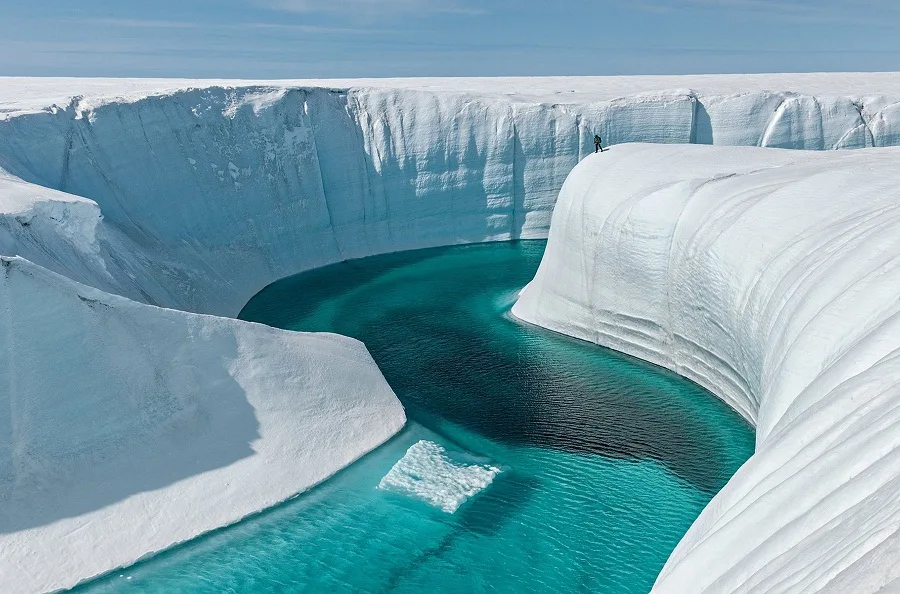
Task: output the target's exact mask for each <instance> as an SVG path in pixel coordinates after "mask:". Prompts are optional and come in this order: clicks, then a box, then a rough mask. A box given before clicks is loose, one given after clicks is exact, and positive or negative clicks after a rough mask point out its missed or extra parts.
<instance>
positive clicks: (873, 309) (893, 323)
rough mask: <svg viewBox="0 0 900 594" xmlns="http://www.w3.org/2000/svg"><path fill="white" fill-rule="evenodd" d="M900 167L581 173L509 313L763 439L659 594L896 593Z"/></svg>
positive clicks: (600, 167)
mask: <svg viewBox="0 0 900 594" xmlns="http://www.w3.org/2000/svg"><path fill="white" fill-rule="evenodd" d="M898 162H900V148H885V149H870V150H867V151H848V152H808V151H786V150H770V149H766V150H763V149H759V148H752V147H703V146H688V145H684V146H662V145H640V144H634V145H622V146H615V147H612V149H611V150H610V151H608V152H605V153H603V154H600V155H591V156H590V157H588V158H587V159H585V160H584V161H582V163H581V164H579V165H578V166H577V167H576V168H575V169H574V170H573V172H572V173H571V175H570V176H569V178H568V180H567V181H566V182H565V185H564V186H563V189H562V191H561V193H560V197H559V201H558V202H557V205H556V211H555V212H554V215H553V222H552V225H551V228H550V236H549V240H548V244H547V250H546V252H545V256H544V259H543V261H542V262H541V266H540V268H539V270H538V272H537V274H536V276H535V278H534V280H533V281H532V282H531V283H529V284H528V285H527V287H526V288H525V289H524V290H523V291H522V293H521V294H520V296H519V299H518V301H517V302H516V304H515V305H514V307H513V314H514V315H515V316H517V317H519V318H521V319H523V320H526V321H528V322H531V323H535V324H539V325H541V326H544V327H547V328H550V329H553V330H556V331H559V332H563V333H565V334H569V335H571V336H576V337H578V338H582V339H584V340H588V341H591V342H595V343H597V344H602V345H605V346H609V347H612V348H614V349H617V350H620V351H624V352H626V353H630V354H633V355H636V356H638V357H640V358H642V359H645V360H648V361H651V362H653V363H656V364H658V365H662V366H664V367H667V368H669V369H672V370H674V371H676V372H677V373H679V374H681V375H683V376H686V377H688V378H690V379H692V380H694V381H696V382H697V383H699V384H701V385H702V386H704V387H706V388H707V389H709V390H710V391H712V392H713V393H715V394H717V395H718V396H720V397H721V398H723V399H724V400H725V401H726V402H728V403H729V404H730V405H731V406H732V407H733V408H735V409H736V410H738V411H740V412H741V413H743V414H744V415H745V416H746V418H747V419H748V420H750V421H751V422H753V424H754V425H755V426H756V435H757V438H756V450H755V453H754V455H753V456H752V457H751V458H750V460H749V461H748V462H747V463H746V464H744V466H742V467H741V469H740V470H739V471H738V472H737V473H736V474H735V475H734V477H733V478H732V479H731V480H730V481H729V482H728V484H727V485H726V486H725V487H724V488H723V489H722V491H720V492H719V494H718V495H716V497H715V498H714V499H713V500H712V501H711V502H710V503H709V505H708V506H707V507H706V508H705V509H704V511H703V512H702V514H701V515H700V517H699V518H698V519H697V520H696V521H695V523H694V524H693V526H692V527H691V529H690V530H689V531H688V533H687V534H686V535H685V536H684V538H683V539H682V540H681V542H680V544H679V545H678V547H677V548H676V550H675V551H674V552H673V553H672V556H671V557H670V558H669V560H668V562H667V564H666V566H665V568H664V569H663V571H662V573H661V574H660V576H659V578H658V580H657V582H656V585H655V591H658V592H688V591H691V592H698V591H708V592H733V591H734V592H747V591H755V592H801V591H802V592H810V591H830V592H850V591H852V592H876V591H879V590H880V589H881V588H884V587H887V586H889V585H890V586H891V587H896V586H897V585H898V584H900V564H898V563H897V559H898V552H900V531H898V530H900V505H898V503H897V501H896V493H897V488H898V476H900V456H898V454H897V452H898V451H900V450H898V446H900V413H898V410H900V407H898V405H900V299H898V294H897V288H898V287H900V233H898V229H900V172H898V169H897V163H898Z"/></svg>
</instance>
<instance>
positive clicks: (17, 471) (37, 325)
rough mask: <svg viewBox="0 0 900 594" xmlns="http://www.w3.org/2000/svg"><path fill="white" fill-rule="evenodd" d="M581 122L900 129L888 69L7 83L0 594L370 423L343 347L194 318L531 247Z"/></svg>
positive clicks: (820, 136) (664, 137)
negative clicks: (372, 270) (425, 261)
mask: <svg viewBox="0 0 900 594" xmlns="http://www.w3.org/2000/svg"><path fill="white" fill-rule="evenodd" d="M667 89H668V90H667ZM595 133H599V134H600V135H601V136H603V138H604V142H605V143H606V144H618V143H624V142H632V141H642V142H660V143H701V144H703V143H705V144H721V145H735V144H746V145H758V146H769V147H789V148H799V149H803V148H805V149H832V148H862V147H872V146H883V145H894V144H900V75H895V74H845V75H789V76H788V75H768V76H755V77H754V76H749V77H743V76H737V77H735V76H730V77H729V76H723V77H678V78H665V77H656V78H654V77H622V78H597V79H566V78H551V79H452V80H449V79H443V80H442V79H421V80H405V81H404V80H396V81H279V82H271V81H270V82H266V81H259V82H252V81H251V82H234V81H231V82H229V81H171V80H88V79H4V78H0V254H2V255H4V256H9V257H10V258H7V259H4V260H3V262H4V269H3V270H4V272H3V274H4V276H3V278H2V287H3V292H2V294H0V305H2V309H0V311H2V312H3V316H4V318H3V322H2V323H0V426H6V427H7V429H6V430H5V431H0V483H2V484H0V498H3V499H2V504H3V506H4V509H7V510H9V512H8V513H6V515H5V516H3V517H4V518H5V520H3V521H4V522H5V523H4V524H3V525H2V526H3V527H0V553H2V555H0V564H2V565H0V589H2V590H7V589H10V588H12V589H20V588H21V589H26V590H34V589H43V588H55V587H63V586H67V585H71V584H72V583H74V582H75V581H77V580H78V579H82V578H85V577H89V576H91V575H95V574H97V573H99V572H102V571H105V570H108V569H112V568H114V567H116V566H118V565H122V564H125V563H130V562H131V561H133V560H134V559H136V558H138V557H140V556H141V555H143V554H145V553H149V552H152V551H156V550H159V549H161V548H164V547H166V546H168V545H170V544H172V543H174V542H177V541H179V540H183V539H186V538H190V537H191V536H193V535H195V534H197V533H199V532H202V531H205V530H208V529H211V528H214V527H216V526H219V525H222V524H226V523H229V522H232V521H235V520H236V519H238V518H240V517H241V516H243V515H246V513H250V512H252V511H255V510H257V509H261V508H263V507H265V506H268V505H271V504H272V503H274V502H275V501H277V500H280V499H284V498H285V497H288V496H290V495H291V494H294V493H297V492H299V491H302V490H304V489H306V488H308V487H309V486H310V485H312V484H314V483H315V482H317V481H319V480H322V479H323V478H325V477H327V476H328V475H330V474H331V473H333V472H335V471H336V470H338V469H339V468H341V467H343V466H345V465H346V464H348V463H349V462H350V461H351V460H353V459H355V458H357V457H358V456H360V455H362V454H363V453H365V452H366V451H368V450H370V449H371V448H373V447H375V446H376V445H377V444H379V443H381V442H382V441H384V440H385V439H387V438H388V437H389V436H390V435H391V434H392V433H393V432H395V431H396V430H398V429H399V427H400V426H401V425H402V423H403V420H404V416H403V412H402V409H401V408H400V406H399V404H398V403H397V401H396V398H395V397H394V396H393V394H391V393H390V389H389V388H388V387H387V386H386V384H385V383H384V380H383V379H382V378H381V376H380V374H379V373H378V370H377V368H375V366H374V364H373V363H372V361H371V359H370V358H369V357H368V354H367V353H366V352H365V350H364V349H363V348H361V347H359V345H357V344H356V343H353V342H352V341H349V340H343V339H340V338H335V337H330V338H325V337H321V336H307V335H294V334H286V333H280V332H277V331H273V330H270V329H266V328H264V327H261V326H258V325H252V324H245V323H243V322H238V321H234V320H227V319H222V318H214V317H208V316H203V315H197V314H215V315H225V316H233V315H235V314H237V312H238V311H239V310H240V308H241V307H242V306H243V305H244V303H245V302H246V301H247V300H248V299H249V298H250V297H251V296H252V295H253V294H254V293H255V292H256V291H258V290H259V289H261V288H262V287H264V286H265V285H267V284H269V283H270V282H272V281H274V280H276V279H278V278H281V277H284V276H286V275H289V274H293V273H296V272H299V271H301V270H304V269H308V268H312V267H315V266H319V265H323V264H327V263H330V262H335V261H338V260H342V259H345V258H352V257H358V256H365V255H370V254H375V253H380V252H388V251H395V250H400V249H408V248H416V247H425V246H431V245H440V244H450V243H457V242H472V241H485V240H503V239H513V238H519V237H545V236H546V235H547V232H548V228H549V223H550V215H551V212H552V211H553V207H554V204H555V202H556V199H557V195H558V192H559V189H560V187H561V186H562V184H563V181H564V180H565V179H566V176H567V175H568V174H569V172H570V170H572V168H573V167H575V165H576V164H577V163H578V162H579V161H580V160H581V159H582V158H584V157H585V156H586V155H588V154H589V153H591V152H593V143H592V138H593V135H594V134H595ZM619 152H620V149H618V148H617V149H616V152H615V153H612V154H610V156H611V157H613V158H615V157H614V155H617V154H619ZM772 154H773V155H777V154H781V153H777V152H773V153H772ZM791 154H793V155H794V158H797V159H799V158H801V156H802V155H803V154H804V153H791ZM604 156H605V155H604ZM771 158H772V159H776V157H774V156H773V157H771ZM777 158H779V159H780V158H783V157H777ZM803 158H805V157H803ZM650 165H655V163H650ZM641 175H643V174H641ZM870 177H871V176H870ZM873 179H874V178H873ZM13 256H18V257H15V258H14V257H13ZM156 306H159V307H156ZM162 308H169V309H162ZM179 310H180V311H179ZM186 312H194V313H186ZM29 328H33V331H29ZM132 366H133V367H132ZM348 370H350V373H348ZM745 379H746V378H745ZM735 381H738V380H737V379H736V380H735ZM298 382H299V383H298ZM723 385H724V384H723ZM744 391H745V392H747V393H750V392H749V389H745V390H744ZM731 394H732V392H721V393H720V395H722V396H724V397H729V395H731ZM734 394H740V390H738V389H737V388H735V389H734ZM323 399H324V400H323ZM332 400H333V401H334V402H338V403H342V405H341V407H340V410H339V411H337V412H334V414H333V415H331V414H330V413H329V414H325V415H322V416H320V415H319V413H318V412H315V411H316V410H318V409H317V408H315V406H314V405H316V404H317V403H321V402H323V401H332ZM732 401H733V403H735V404H739V403H740V402H742V401H740V400H739V399H738V398H737V397H735V398H732ZM267 407H273V408H267ZM275 408H277V410H278V413H277V414H275V413H274V412H272V411H273V410H274V409H275ZM744 409H745V410H744V412H745V413H746V414H748V416H751V417H752V416H753V414H755V413H754V412H753V411H755V410H756V409H754V408H753V407H751V406H750V405H745V406H744ZM267 411H268V412H267ZM357 412H359V413H360V414H359V415H357ZM760 414H761V413H760ZM359 419H366V420H365V421H362V420H359ZM357 421H358V422H357ZM230 423H236V425H234V427H235V430H234V431H233V435H229V436H228V437H229V440H231V441H228V442H227V443H224V444H218V443H217V440H219V439H220V436H221V435H222V434H223V433H229V431H226V430H225V428H226V427H231V426H232V425H230ZM254 427H255V429H254ZM289 428H292V429H289ZM313 434H316V435H319V434H321V437H322V439H326V438H327V439H329V440H331V441H329V442H328V443H327V444H326V443H324V442H322V443H320V442H318V441H310V440H311V439H312V438H311V437H310V435H313ZM292 436H293V437H292ZM180 439H183V440H188V441H190V444H188V443H187V441H179V440H180ZM292 439H293V441H292ZM167 440H168V441H167ZM232 441H233V443H232ZM148 444H153V446H154V447H150V446H149V445H148ZM157 444H160V445H159V446H158V447H156V446H157ZM165 444H172V445H171V449H166V448H167V447H168V446H167V445H165ZM229 444H230V445H229ZM338 446H339V447H338ZM220 447H222V448H225V449H224V450H220V449H218V448H220ZM185 451H196V452H198V454H197V457H196V459H195V460H194V461H191V462H189V461H187V460H179V458H178V457H177V456H178V455H182V456H184V452H185ZM326 451H327V452H332V454H333V455H332V454H329V455H326V454H325V453H323V452H326ZM142 456H143V457H142ZM146 456H150V458H152V459H150V458H146ZM153 456H156V457H155V458H153ZM173 456H174V458H173ZM169 460H175V462H173V466H172V468H165V469H164V468H163V467H162V466H160V467H159V471H158V473H156V474H153V473H150V474H149V475H147V473H146V471H145V470H144V468H155V467H154V464H163V462H162V461H169ZM135 461H138V462H135ZM192 464H193V466H192ZM261 464H265V465H267V466H266V468H270V469H274V471H273V472H270V473H262V472H261V470H260V469H261V468H262V466H260V465H261ZM82 472H83V473H85V474H79V473H82ZM154 472H156V471H154ZM76 475H78V476H80V477H82V478H81V480H80V481H75V479H74V477H75V476H76ZM145 475H146V476H145ZM148 476H149V479H150V480H148ZM86 477H94V478H86ZM76 482H80V483H84V484H83V485H81V486H80V487H79V488H80V489H82V490H83V492H81V491H71V490H72V489H74V488H75V487H74V486H73V485H75V483H76ZM92 485H93V486H92ZM101 487H102V489H101ZM93 488H96V489H98V490H102V493H101V492H100V491H96V492H94V491H91V489H93ZM70 492H72V493H76V495H71V496H69V495H67V493H70ZM201 492H202V493H204V495H205V496H204V497H201V496H200V493H201ZM77 493H80V494H77ZM103 493H105V495H104V494H103ZM210 493H212V495H210ZM217 493H218V494H219V495H217ZM194 502H197V507H194V508H193V510H192V512H191V513H192V515H191V518H193V520H191V521H187V520H186V516H185V514H186V513H187V512H185V510H186V509H189V508H191V506H193V505H194ZM17 506H18V507H17ZM41 506H43V507H41ZM41 510H44V511H41ZM47 510H54V511H53V512H52V513H49V512H47ZM198 510H199V511H198ZM170 515H171V517H169V516H170ZM26 518H31V519H26ZM116 526H118V528H116ZM148 530H149V531H153V532H154V533H155V534H156V535H157V536H156V537H155V538H156V540H152V541H143V540H141V541H139V539H134V538H133V534H134V533H137V532H140V533H141V534H144V533H145V532H146V531H148ZM64 535H68V536H65V537H64ZM55 543H62V544H55ZM85 543H91V545H92V546H94V545H96V546H97V547H105V548H104V549H103V551H104V553H103V554H102V555H97V556H95V557H91V548H90V547H88V546H87V545H86V544H85ZM96 543H102V544H96ZM54 547H55V548H54ZM97 550H99V549H97ZM679 550H681V549H679ZM679 554H680V553H679Z"/></svg>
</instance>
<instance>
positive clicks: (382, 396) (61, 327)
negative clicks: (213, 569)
mask: <svg viewBox="0 0 900 594" xmlns="http://www.w3.org/2000/svg"><path fill="white" fill-rule="evenodd" d="M0 265H2V268H0V295H2V297H3V306H4V307H3V310H2V322H0V353H2V356H0V380H2V386H3V389H2V392H0V423H2V426H3V427H4V429H3V430H2V431H0V502H2V504H0V559H2V561H0V590H2V591H4V592H17V591H46V590H52V589H58V588H64V587H69V586H73V585H74V584H75V583H76V582H78V581H79V580H81V579H83V578H86V577H90V576H93V575H97V574H99V573H103V572H105V571H108V570H111V569H114V568H116V567H119V566H122V565H127V564H131V563H133V562H135V561H136V560H138V559H139V558H140V557H142V556H144V555H145V554H146V553H148V552H153V551H158V550H161V549H164V548H167V547H170V546H172V545H173V544H176V543H178V542H182V541H185V540H188V539H190V538H193V537H195V536H197V535H199V534H201V533H203V532H206V531H208V530H212V529H214V528H218V527H220V526H224V525H227V524H231V523H234V522H236V521H237V520H239V519H240V518H242V517H244V516H246V515H248V514H251V513H254V512H257V511H259V510H261V509H264V508H266V507H270V506H272V505H275V504H276V503H279V502H281V501H284V500H285V499H288V498H289V497H292V496H293V495H295V494H296V493H298V492H299V491H303V490H305V489H307V488H309V487H310V486H312V485H314V484H316V483H319V482H321V481H322V480H324V479H326V478H327V477H328V476H330V475H331V474H333V473H335V472H336V471H338V470H340V469H341V468H343V467H345V466H347V465H348V464H350V463H351V462H353V461H354V460H356V459H357V458H359V457H360V456H362V455H363V454H365V453H367V452H368V451H370V450H371V449H373V448H375V447H377V446H378V445H380V444H381V443H383V442H384V441H386V440H387V439H388V438H390V437H391V436H392V435H394V433H396V432H397V431H398V430H399V429H400V428H401V427H402V426H403V424H404V422H405V415H404V413H403V408H402V406H401V405H400V403H399V401H398V400H397V398H396V396H395V395H394V393H393V392H392V391H391V389H390V387H389V386H388V385H387V383H386V382H385V381H384V378H383V377H382V375H381V373H380V371H379V370H378V368H377V366H376V365H375V364H374V362H373V361H372V360H371V358H370V357H369V354H368V352H367V351H366V348H365V346H363V344H362V343H360V342H358V341H356V340H354V339H351V338H347V337H343V336H337V335H333V334H305V333H294V332H286V331H282V330H277V329H274V328H269V327H267V326H263V325H260V324H252V323H249V322H242V321H238V320H232V319H228V318H217V317H212V316H205V315H198V314H191V313H185V312H180V311H175V310H167V309H159V308H156V307H153V306H149V305H144V304H141V303H136V302H134V301H131V300H128V299H125V298H123V297H118V296H115V295H109V294H107V293H103V292H102V291H99V290H97V289H93V288H90V287H86V286H84V285H79V284H77V283H74V282H73V281H71V280H69V279H66V278H64V277H61V276H59V275H57V274H55V273H52V272H49V271H47V270H46V269H43V268H41V267H39V266H36V265H34V264H32V263H30V262H28V261H27V260H24V259H21V258H7V257H3V258H2V259H0Z"/></svg>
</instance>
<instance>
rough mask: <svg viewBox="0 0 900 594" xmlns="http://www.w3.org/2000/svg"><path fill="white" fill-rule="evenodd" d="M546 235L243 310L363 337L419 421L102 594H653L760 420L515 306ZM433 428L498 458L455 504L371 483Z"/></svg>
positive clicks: (460, 446)
mask: <svg viewBox="0 0 900 594" xmlns="http://www.w3.org/2000/svg"><path fill="white" fill-rule="evenodd" d="M544 245H545V243H544V242H514V243H494V244H479V245H469V246H456V247H448V248H437V249H431V250H419V251H414V252H404V253H398V254H390V255H385V256H376V257H372V258H366V259H363V260H356V261H350V262H345V263H341V264H337V265H334V266H329V267H326V268H322V269H318V270H314V271H311V272H307V273H304V274H301V275H298V276H295V277H291V278H288V279H284V280H282V281H279V282H276V283H274V284H272V285H271V286H269V287H267V288H266V289H264V290H263V291H262V292H260V293H259V294H258V295H257V296H256V297H254V298H253V299H252V300H251V301H250V303H248V304H247V306H246V307H245V308H244V311H243V312H242V313H241V316H240V317H241V318H243V319H247V320H254V321H258V322H263V323H266V324H270V325H273V326H278V327H282V328H289V329H293V330H315V331H331V332H338V333H341V334H347V335H350V336H354V337H356V338H359V339H361V340H363V341H364V342H365V343H366V345H367V346H368V348H369V350H370V351H371V352H372V356H373V357H374V358H375V360H376V361H377V363H378V365H379V366H380V368H381V369H382V371H383V372H384V375H385V377H386V378H387V380H388V381H389V382H390V384H391V386H392V387H393V388H394V390H395V391H396V392H397V395H398V396H399V397H400V399H401V400H402V401H403V404H404V406H405V407H406V410H407V414H408V416H409V419H410V422H409V425H408V426H407V428H406V429H404V431H403V432H402V433H401V434H400V435H398V436H397V437H396V438H395V439H393V440H392V441H391V442H389V443H388V444H386V445H385V446H384V447H382V448H380V449H378V450H377V451H376V452H374V453H372V454H370V455H369V456H367V457H365V458H364V459H363V460H361V461H360V462H358V463H357V464H355V465H353V466H352V467H351V468H349V469H347V470H345V471H343V472H341V473H339V474H338V475H337V476H336V477H334V478H333V479H331V480H330V481H328V482H327V483H325V484H324V485H322V486H320V487H318V488H316V489H314V490H312V491H311V492H309V493H307V494H305V495H302V496H300V497H298V498H296V499H294V500H292V501H290V502H288V503H286V504H284V505H282V506H279V507H278V508H276V509H274V510H270V511H268V512H264V513H262V514H260V515H258V516H256V517H254V518H251V519H249V520H246V521H244V522H241V523H239V524H238V525H236V526H233V527H230V528H227V529H224V530H220V531H217V532H215V533H213V534H211V535H208V536H206V537H203V538H200V539H198V540H196V541H192V542H190V543H187V544H186V545H183V546H181V547H178V548H176V549H173V550H172V551H169V552H167V553H164V554H161V555H158V556H156V557H154V558H152V559H150V560H148V561H146V562H143V563H140V564H138V565H136V566H134V567H131V568H129V569H126V570H122V571H118V572H115V573H114V574H112V575H110V576H108V577H106V578H104V579H102V580H98V581H96V582H93V583H91V584H88V585H87V586H85V587H84V588H83V590H84V591H90V592H118V591H137V592H285V591H311V592H332V591H340V592H351V591H363V592H410V593H412V592H479V591H493V592H529V591H532V592H536V591H552V592H646V591H648V590H649V588H650V586H652V584H653V581H654V579H655V577H656V575H657V573H658V572H659V570H660V569H661V568H662V566H663V564H664V563H665V560H666V558H667V557H668V555H669V553H670V552H671V551H672V549H673V548H674V547H675V545H676V544H677V543H678V540H679V539H680V538H681V536H682V535H683V534H684V532H685V531H686V530H687V528H688V527H689V526H690V524H691V522H692V521H693V520H694V518H696V516H697V514H699V512H700V510H701V509H702V508H703V506H704V505H705V504H706V502H707V501H709V499H710V498H711V497H712V496H713V495H714V494H715V493H716V491H718V489H719V488H721V487H722V485H724V483H725V482H726V481H727V480H728V478H729V477H730V476H731V475H732V474H733V473H734V472H735V470H737V468H738V467H739V466H740V465H741V464H742V463H743V462H744V461H745V460H746V459H747V458H748V457H749V456H750V454H751V453H752V449H753V439H754V436H753V431H752V429H751V428H750V427H749V426H748V425H747V424H746V423H745V422H744V421H743V420H742V419H741V418H740V417H739V416H738V415H737V414H736V413H734V412H733V411H731V409H729V408H728V407H727V406H726V405H724V404H723V403H722V402H720V401H719V400H717V399H716V398H715V397H713V396H712V395H711V394H709V393H708V392H706V391H704V390H703V389H701V388H699V387H698V386H696V385H694V384H692V383H690V382H688V381H686V380H684V379H682V378H680V377H678V376H676V375H675V374H672V373H669V372H667V371H665V370H662V369H660V368H657V367H653V366H651V365H648V364H646V363H643V362H641V361H638V360H635V359H632V358H630V357H626V356H624V355H621V354H618V353H615V352H613V351H609V350H606V349H602V348H599V347H597V346H595V345H591V344H587V343H583V342H580V341H576V340H573V339H568V338H566V337H563V336H559V335H555V334H552V333H549V332H546V331H543V330H541V329H538V328H534V327H530V326H526V325H523V324H521V323H517V322H515V321H513V320H512V319H510V318H509V317H508V310H509V307H510V306H511V305H512V303H513V301H514V299H515V295H516V292H517V291H518V289H520V288H521V287H522V286H524V285H525V284H526V283H527V282H528V281H529V280H531V278H532V277H533V275H534V273H535V271H536V269H537V266H538V263H539V262H540V258H541V254H542V253H543V249H544ZM422 439H424V440H429V441H433V442H436V443H438V444H441V445H442V446H444V447H445V448H447V449H449V450H453V451H457V452H469V453H472V454H475V455H477V456H478V457H480V458H482V459H484V460H485V461H489V462H490V464H492V465H494V466H497V467H499V468H501V470H502V472H501V474H499V475H498V476H497V478H496V479H495V481H494V482H493V483H492V484H491V485H490V486H488V487H487V488H486V489H485V490H483V491H482V492H480V493H479V494H477V495H475V496H474V497H472V498H471V499H470V500H468V501H467V502H466V503H464V504H463V505H462V506H461V507H460V508H459V509H458V510H457V511H456V513H454V514H448V513H445V512H443V511H441V510H440V509H438V508H436V507H433V506H431V505H429V504H427V503H426V502H424V501H422V500H419V499H416V498H413V497H410V496H407V495H403V494H400V493H395V492H390V491H384V490H379V489H376V486H377V485H378V483H379V481H380V480H381V478H382V477H383V476H384V475H385V474H387V472H388V471H389V470H390V469H391V467H392V465H393V464H394V463H395V462H397V460H399V459H400V458H401V457H402V456H403V455H404V453H405V452H406V450H407V449H408V448H409V447H410V446H411V445H412V444H414V443H416V442H417V441H419V440H422Z"/></svg>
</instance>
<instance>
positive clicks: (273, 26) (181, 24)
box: [56, 18, 390, 35]
mask: <svg viewBox="0 0 900 594" xmlns="http://www.w3.org/2000/svg"><path fill="white" fill-rule="evenodd" d="M56 20H59V21H63V22H66V23H72V24H79V25H95V26H100V27H114V28H122V29H162V30H164V29H195V30H199V29H202V30H206V31H214V30H219V31H253V30H257V31H284V32H293V33H311V34H323V35H330V34H338V33H347V34H353V35H358V34H367V35H372V34H378V33H389V32H390V31H389V30H385V29H372V28H353V27H329V26H322V25H300V24H290V23H265V22H251V23H204V22H200V21H160V20H144V19H120V18H95V19H92V18H87V19H56Z"/></svg>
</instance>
